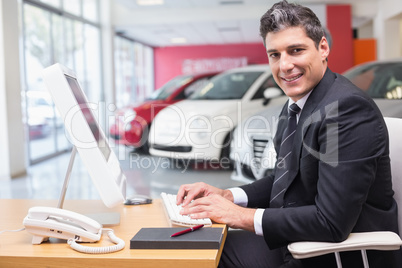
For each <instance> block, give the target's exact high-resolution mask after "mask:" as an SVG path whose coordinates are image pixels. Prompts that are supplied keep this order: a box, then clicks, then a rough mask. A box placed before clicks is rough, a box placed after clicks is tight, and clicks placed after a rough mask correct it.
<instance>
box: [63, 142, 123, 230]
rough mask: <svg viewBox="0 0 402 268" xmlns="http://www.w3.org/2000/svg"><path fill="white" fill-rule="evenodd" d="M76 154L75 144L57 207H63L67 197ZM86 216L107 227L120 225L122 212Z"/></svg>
mask: <svg viewBox="0 0 402 268" xmlns="http://www.w3.org/2000/svg"><path fill="white" fill-rule="evenodd" d="M76 154H77V147H75V145H74V146H73V149H72V151H71V155H70V162H69V163H68V167H67V171H66V176H65V178H64V183H63V188H62V189H61V194H60V197H59V202H58V204H57V208H63V204H64V199H65V197H66V192H67V188H68V183H69V182H70V177H71V171H72V169H73V165H74V160H75V156H76ZM85 216H87V217H89V218H92V219H94V220H95V221H97V222H99V223H100V224H102V225H103V226H105V227H106V226H116V225H120V213H118V212H103V213H94V214H86V215H85Z"/></svg>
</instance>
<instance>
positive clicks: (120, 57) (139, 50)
mask: <svg viewBox="0 0 402 268" xmlns="http://www.w3.org/2000/svg"><path fill="white" fill-rule="evenodd" d="M114 44H115V52H114V55H115V57H114V58H115V86H116V94H115V98H116V107H118V108H122V107H125V106H128V105H130V104H133V103H139V102H142V101H144V100H145V99H146V98H147V97H149V96H150V95H151V94H152V93H153V92H154V86H153V85H154V84H153V49H152V48H151V47H148V46H145V45H143V44H140V43H137V42H134V41H131V40H128V39H126V38H123V37H120V36H116V37H115V40H114Z"/></svg>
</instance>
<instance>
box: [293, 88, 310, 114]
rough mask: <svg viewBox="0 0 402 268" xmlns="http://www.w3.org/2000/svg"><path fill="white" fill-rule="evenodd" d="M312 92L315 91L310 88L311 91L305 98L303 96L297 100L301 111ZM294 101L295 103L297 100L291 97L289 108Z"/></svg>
mask: <svg viewBox="0 0 402 268" xmlns="http://www.w3.org/2000/svg"><path fill="white" fill-rule="evenodd" d="M311 92H313V91H312V90H310V92H309V93H307V94H306V95H305V96H303V98H301V99H300V100H298V101H296V104H297V106H299V107H300V111H301V110H303V107H304V104H306V101H307V99H308V97H309V96H310V94H311ZM293 103H295V101H293V100H292V99H291V98H289V103H288V108H289V106H290V105H292V104H293ZM299 114H300V112H299Z"/></svg>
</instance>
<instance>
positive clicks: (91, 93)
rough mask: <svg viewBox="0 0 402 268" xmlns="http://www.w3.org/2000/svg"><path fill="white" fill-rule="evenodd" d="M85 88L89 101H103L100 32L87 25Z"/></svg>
mask: <svg viewBox="0 0 402 268" xmlns="http://www.w3.org/2000/svg"><path fill="white" fill-rule="evenodd" d="M84 35H85V43H84V49H85V78H84V81H85V86H84V85H83V86H84V87H85V88H86V94H87V97H88V100H89V101H93V102H99V101H102V100H103V98H102V91H101V89H102V84H101V81H102V77H101V60H100V55H101V51H100V49H101V48H100V32H99V30H98V28H96V27H94V26H92V25H88V24H86V25H85V28H84Z"/></svg>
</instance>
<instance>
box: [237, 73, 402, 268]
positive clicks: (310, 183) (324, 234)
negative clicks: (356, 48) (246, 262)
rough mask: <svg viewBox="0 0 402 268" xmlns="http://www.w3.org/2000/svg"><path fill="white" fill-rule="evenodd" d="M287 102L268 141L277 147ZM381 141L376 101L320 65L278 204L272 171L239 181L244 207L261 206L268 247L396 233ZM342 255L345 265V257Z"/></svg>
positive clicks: (382, 128) (386, 154)
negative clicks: (274, 204)
mask: <svg viewBox="0 0 402 268" xmlns="http://www.w3.org/2000/svg"><path fill="white" fill-rule="evenodd" d="M286 108H287V104H285V106H284V109H283V110H282V112H281V115H280V120H279V123H278V131H277V134H276V137H275V141H274V142H275V149H276V151H277V152H279V144H280V138H278V137H282V133H283V131H284V129H285V127H286V124H287V122H286V119H283V118H286V117H287V109H286ZM388 147H389V146H388V132H387V128H386V125H385V122H384V120H383V116H382V115H381V112H380V111H379V109H378V108H377V106H376V104H375V103H374V102H373V101H372V99H371V98H370V97H369V96H367V95H366V94H365V93H364V92H362V91H361V90H360V89H358V88H357V87H355V86H354V85H353V84H352V83H351V82H350V81H349V80H347V79H346V78H344V77H343V76H341V75H338V74H335V73H333V72H331V71H330V70H329V69H327V71H326V73H325V75H324V77H323V79H322V80H321V81H320V83H319V84H318V85H317V86H316V87H315V88H314V90H313V91H312V93H311V94H310V96H309V97H308V99H307V102H306V104H305V106H304V108H303V110H302V112H301V114H300V118H299V122H298V126H297V130H296V136H295V141H294V145H293V153H292V159H291V164H290V166H291V167H290V171H289V172H290V176H289V181H288V188H287V190H286V192H285V196H284V203H283V206H284V207H283V208H269V200H270V193H271V188H272V181H273V175H271V176H269V177H266V178H263V179H261V180H258V181H256V182H254V183H252V184H249V185H245V186H243V187H242V188H243V189H244V191H245V192H246V194H247V196H248V200H249V202H248V206H249V207H255V208H267V209H266V210H265V212H264V215H263V232H264V238H265V241H266V243H267V244H268V246H269V247H270V248H277V247H283V246H286V245H287V244H289V243H290V242H294V241H328V242H339V241H343V240H345V239H346V238H347V236H348V235H349V234H350V233H351V232H365V231H379V230H387V231H394V232H398V223H397V207H396V202H395V201H394V199H393V190H392V182H391V171H390V159H389V148H388ZM358 258H359V259H360V256H358ZM369 258H373V257H369ZM387 258H389V257H387ZM332 259H333V257H332ZM342 261H343V264H344V266H345V265H346V266H345V267H348V266H347V260H346V263H345V260H342ZM360 262H361V260H360ZM383 264H384V263H383ZM309 267H314V265H313V264H310V265H309ZM317 267H319V266H318V265H317ZM325 267H329V266H328V265H327V266H325ZM373 267H376V266H373ZM382 267H386V266H382ZM390 267H392V266H390Z"/></svg>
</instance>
